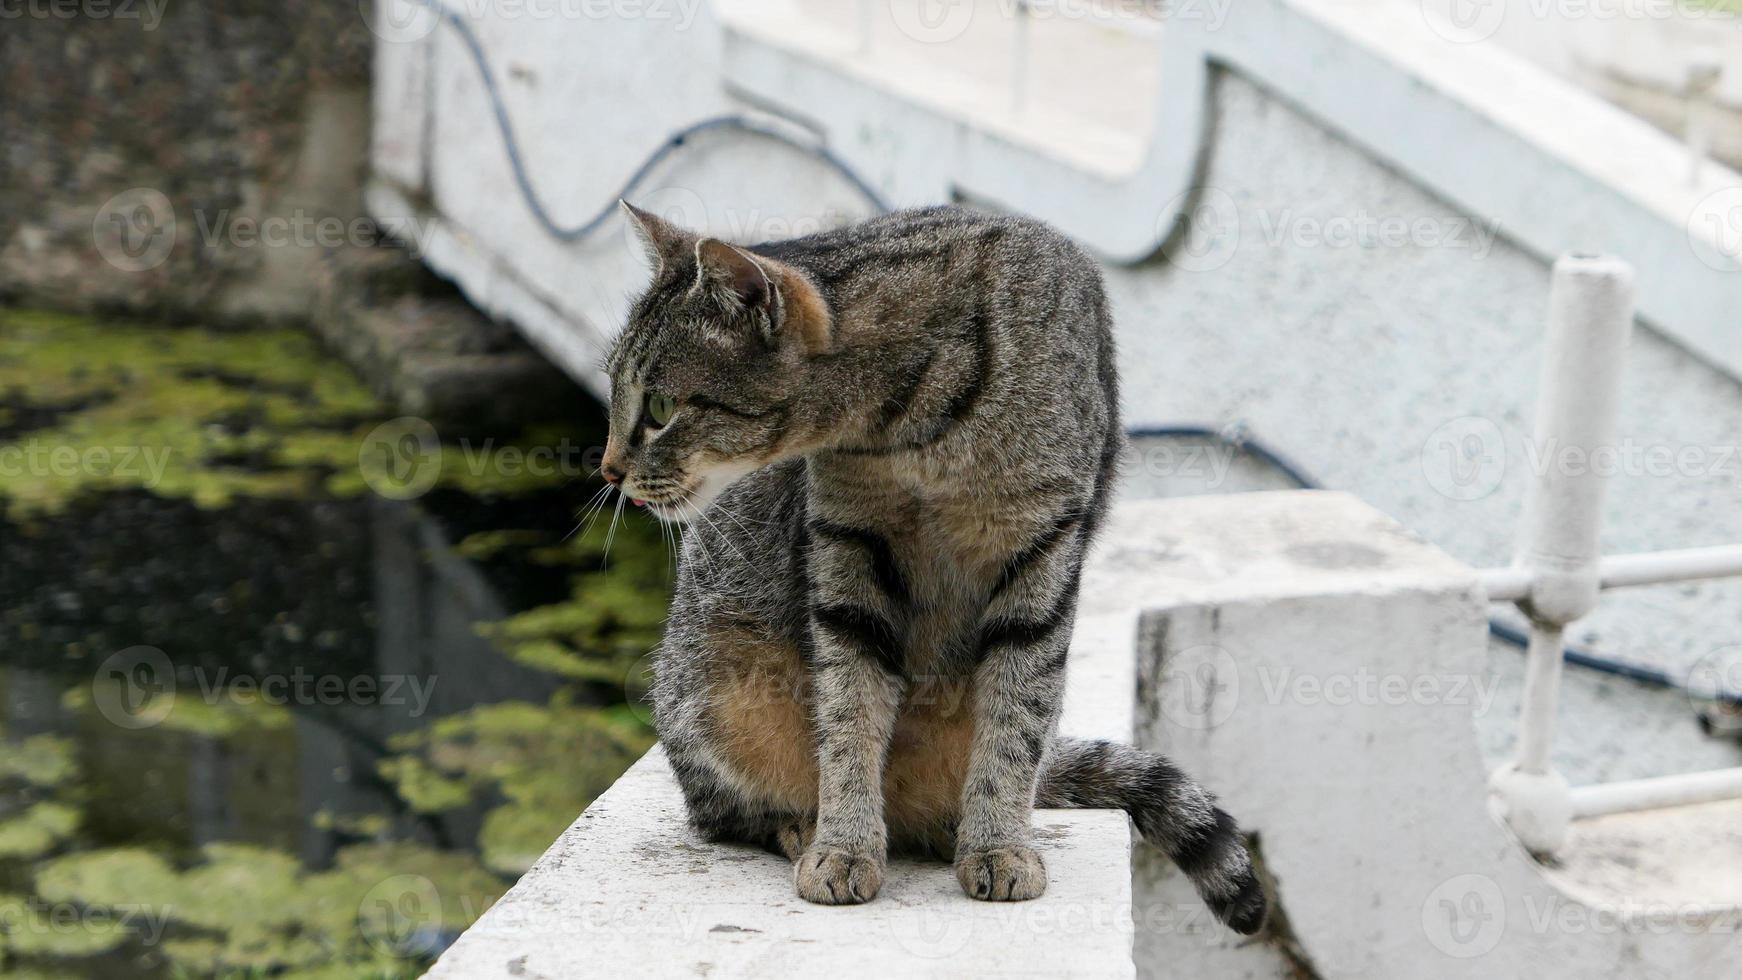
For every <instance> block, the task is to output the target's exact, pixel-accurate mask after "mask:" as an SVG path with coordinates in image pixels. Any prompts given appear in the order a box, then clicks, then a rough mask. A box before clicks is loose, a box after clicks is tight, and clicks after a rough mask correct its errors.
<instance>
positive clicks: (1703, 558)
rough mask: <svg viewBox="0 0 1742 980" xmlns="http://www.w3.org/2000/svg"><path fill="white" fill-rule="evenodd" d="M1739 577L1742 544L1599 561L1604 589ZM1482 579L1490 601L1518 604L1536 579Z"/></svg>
mask: <svg viewBox="0 0 1742 980" xmlns="http://www.w3.org/2000/svg"><path fill="white" fill-rule="evenodd" d="M1735 576H1742V545H1737V544H1732V545H1719V546H1717V547H1715V548H1688V549H1685V550H1682V551H1651V552H1646V553H1644V554H1638V555H1610V556H1608V557H1607V558H1600V559H1598V561H1597V586H1598V588H1601V589H1623V588H1628V587H1631V586H1636V585H1663V584H1666V583H1669V582H1686V581H1690V580H1692V579H1703V578H1732V577H1735ZM1481 577H1482V586H1483V588H1484V589H1486V590H1487V592H1488V598H1489V599H1491V600H1493V601H1495V602H1518V601H1519V600H1521V599H1525V598H1528V597H1529V596H1530V586H1531V582H1532V577H1531V571H1530V569H1528V568H1520V567H1517V566H1512V567H1509V568H1490V569H1486V570H1484V571H1483V572H1482V573H1481Z"/></svg>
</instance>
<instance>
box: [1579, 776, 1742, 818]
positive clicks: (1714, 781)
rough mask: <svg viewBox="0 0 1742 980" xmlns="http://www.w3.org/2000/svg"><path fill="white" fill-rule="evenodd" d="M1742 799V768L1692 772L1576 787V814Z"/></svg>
mask: <svg viewBox="0 0 1742 980" xmlns="http://www.w3.org/2000/svg"><path fill="white" fill-rule="evenodd" d="M1735 799H1742V768H1738V769H1717V770H1714V771H1712V772H1691V773H1684V774H1682V775H1678V776H1658V777H1656V778H1654V779H1630V780H1627V781H1625V782H1619V783H1602V784H1600V785H1596V786H1580V787H1577V788H1575V789H1574V790H1573V791H1572V800H1573V818H1574V819H1575V820H1577V819H1582V818H1585V817H1599V816H1603V815H1604V814H1609V813H1632V812H1634V811H1636V810H1657V809H1661V808H1663V807H1669V806H1688V805H1691V804H1694V803H1712V802H1716V801H1718V800H1735Z"/></svg>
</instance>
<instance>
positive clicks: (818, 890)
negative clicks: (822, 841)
mask: <svg viewBox="0 0 1742 980" xmlns="http://www.w3.org/2000/svg"><path fill="white" fill-rule="evenodd" d="M793 881H794V884H796V885H797V886H798V897H800V898H802V899H804V900H805V901H807V902H816V903H817V904H819V905H859V904H862V903H864V902H869V901H871V900H872V899H873V898H876V897H877V890H878V889H879V888H882V887H883V859H882V858H881V857H877V856H875V855H871V854H862V853H858V852H854V851H847V850H843V849H841V848H839V847H828V846H826V845H816V846H813V847H811V848H810V849H809V850H807V851H805V852H804V854H802V855H800V857H799V859H798V863H797V864H796V865H794V866H793Z"/></svg>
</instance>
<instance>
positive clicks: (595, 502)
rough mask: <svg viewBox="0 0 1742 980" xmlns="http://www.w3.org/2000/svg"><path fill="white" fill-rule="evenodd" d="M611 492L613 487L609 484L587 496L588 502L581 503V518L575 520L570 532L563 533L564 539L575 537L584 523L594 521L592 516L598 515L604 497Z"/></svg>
mask: <svg viewBox="0 0 1742 980" xmlns="http://www.w3.org/2000/svg"><path fill="white" fill-rule="evenodd" d="M610 492H611V487H610V486H609V485H607V486H604V487H600V488H599V489H598V490H597V491H596V492H594V494H593V495H592V496H591V497H588V498H587V502H586V503H584V504H582V505H581V516H580V519H579V520H578V521H576V522H575V526H574V527H573V528H571V529H570V530H569V533H567V534H565V535H563V541H567V540H568V539H570V538H572V537H574V536H575V532H576V531H579V530H581V528H582V526H583V525H587V524H591V523H592V517H593V516H595V515H597V514H598V512H599V508H600V507H602V506H603V505H604V501H603V498H604V496H605V494H607V493H610Z"/></svg>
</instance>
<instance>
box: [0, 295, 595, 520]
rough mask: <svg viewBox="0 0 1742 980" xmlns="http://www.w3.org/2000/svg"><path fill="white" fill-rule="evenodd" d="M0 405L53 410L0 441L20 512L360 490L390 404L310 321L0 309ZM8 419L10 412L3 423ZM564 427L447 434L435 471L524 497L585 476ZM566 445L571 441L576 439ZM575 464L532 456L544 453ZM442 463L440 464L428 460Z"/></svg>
mask: <svg viewBox="0 0 1742 980" xmlns="http://www.w3.org/2000/svg"><path fill="white" fill-rule="evenodd" d="M0 403H4V404H5V412H6V415H7V417H9V418H12V419H14V420H16V419H17V418H18V417H19V409H20V408H21V407H22V408H28V409H31V410H33V411H35V412H36V413H39V414H42V415H44V416H45V417H46V418H48V419H49V421H48V422H47V423H46V424H45V425H43V426H41V427H38V428H34V429H28V430H26V431H23V432H20V433H16V434H15V435H14V436H13V437H12V438H10V439H8V440H0V498H3V499H4V501H5V507H6V513H7V514H8V515H9V516H11V517H12V518H14V519H21V518H27V517H29V516H31V515H33V514H52V513H58V512H60V511H62V510H64V509H65V508H66V507H67V505H68V504H69V503H70V502H71V501H73V500H75V499H78V498H80V497H82V496H84V495H87V494H91V493H99V492H103V491H110V490H126V489H140V488H143V489H146V490H150V491H151V492H153V493H155V494H158V495H160V496H164V497H174V498H183V499H188V500H192V501H194V502H195V503H197V504H199V505H200V506H202V507H208V508H216V507H223V506H226V505H227V504H229V503H231V502H232V501H234V500H235V499H236V498H238V497H249V496H252V497H264V498H301V497H305V496H308V495H311V494H315V493H325V494H329V495H332V496H356V495H361V494H363V493H366V492H368V491H369V490H370V484H369V480H368V478H367V476H366V474H365V473H364V472H363V470H362V468H361V467H360V466H359V456H360V454H361V453H363V452H365V451H366V450H367V449H369V448H371V446H372V443H371V438H370V434H371V433H372V432H373V431H374V430H375V429H376V426H377V424H378V423H379V422H380V421H381V419H382V418H383V417H385V416H386V414H387V412H386V410H385V406H383V405H382V404H381V403H380V402H378V401H377V400H376V399H375V397H374V396H373V395H372V394H370V392H369V390H368V389H367V388H366V387H365V386H364V385H363V384H362V382H361V381H359V380H358V379H357V378H356V376H355V375H353V374H352V373H351V372H350V370H349V369H348V368H346V367H345V366H344V365H343V364H341V363H339V362H338V361H336V360H335V359H333V358H332V357H330V356H328V355H327V354H326V353H325V352H324V351H322V350H321V348H320V346H319V344H318V343H317V342H316V341H315V340H314V339H313V338H312V337H311V336H310V335H308V334H307V333H305V332H302V331H299V330H289V329H278V330H264V329H263V330H251V331H230V332H225V331H218V332H213V331H206V330H186V329H175V328H168V327H161V326H146V325H139V324H133V323H116V322H110V321H104V320H99V319H94V318H90V317H81V316H65V315H59V314H49V313H41V312H35V311H20V310H5V309H0ZM0 424H5V423H4V422H3V420H0ZM563 439H564V434H563V433H561V432H560V431H559V430H557V429H555V428H551V427H546V428H544V429H539V430H531V431H529V432H528V433H526V434H524V436H523V438H521V439H518V440H514V441H508V442H500V443H499V442H497V441H494V440H490V441H486V442H484V443H483V444H481V445H477V446H473V445H471V444H470V443H467V444H462V445H450V444H447V443H442V444H440V445H439V447H437V449H436V452H435V454H434V457H433V460H434V462H439V465H440V471H439V477H438V478H437V482H438V483H439V484H440V485H442V486H445V487H449V488H453V489H458V490H462V491H464V492H467V493H471V494H474V495H480V496H513V495H516V494H522V493H527V492H531V491H536V490H543V489H549V488H551V487H555V486H559V485H561V484H563V483H565V482H568V481H570V480H573V479H574V478H576V477H577V476H579V475H580V474H579V473H578V472H577V470H576V467H578V466H579V465H580V464H579V460H578V458H577V456H578V454H577V453H576V452H574V451H572V447H571V448H570V449H567V450H565V451H563V452H560V453H557V452H553V451H552V449H551V447H552V446H553V445H557V444H558V442H559V441H562V440H563ZM564 444H565V445H566V443H564ZM535 450H536V451H541V452H544V453H546V456H545V457H544V458H546V459H547V460H548V459H554V460H560V461H562V463H563V465H554V464H549V463H547V465H542V466H529V465H527V462H526V461H527V459H528V457H529V456H530V455H531V454H533V453H534V451H535ZM432 465H433V464H432Z"/></svg>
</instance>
